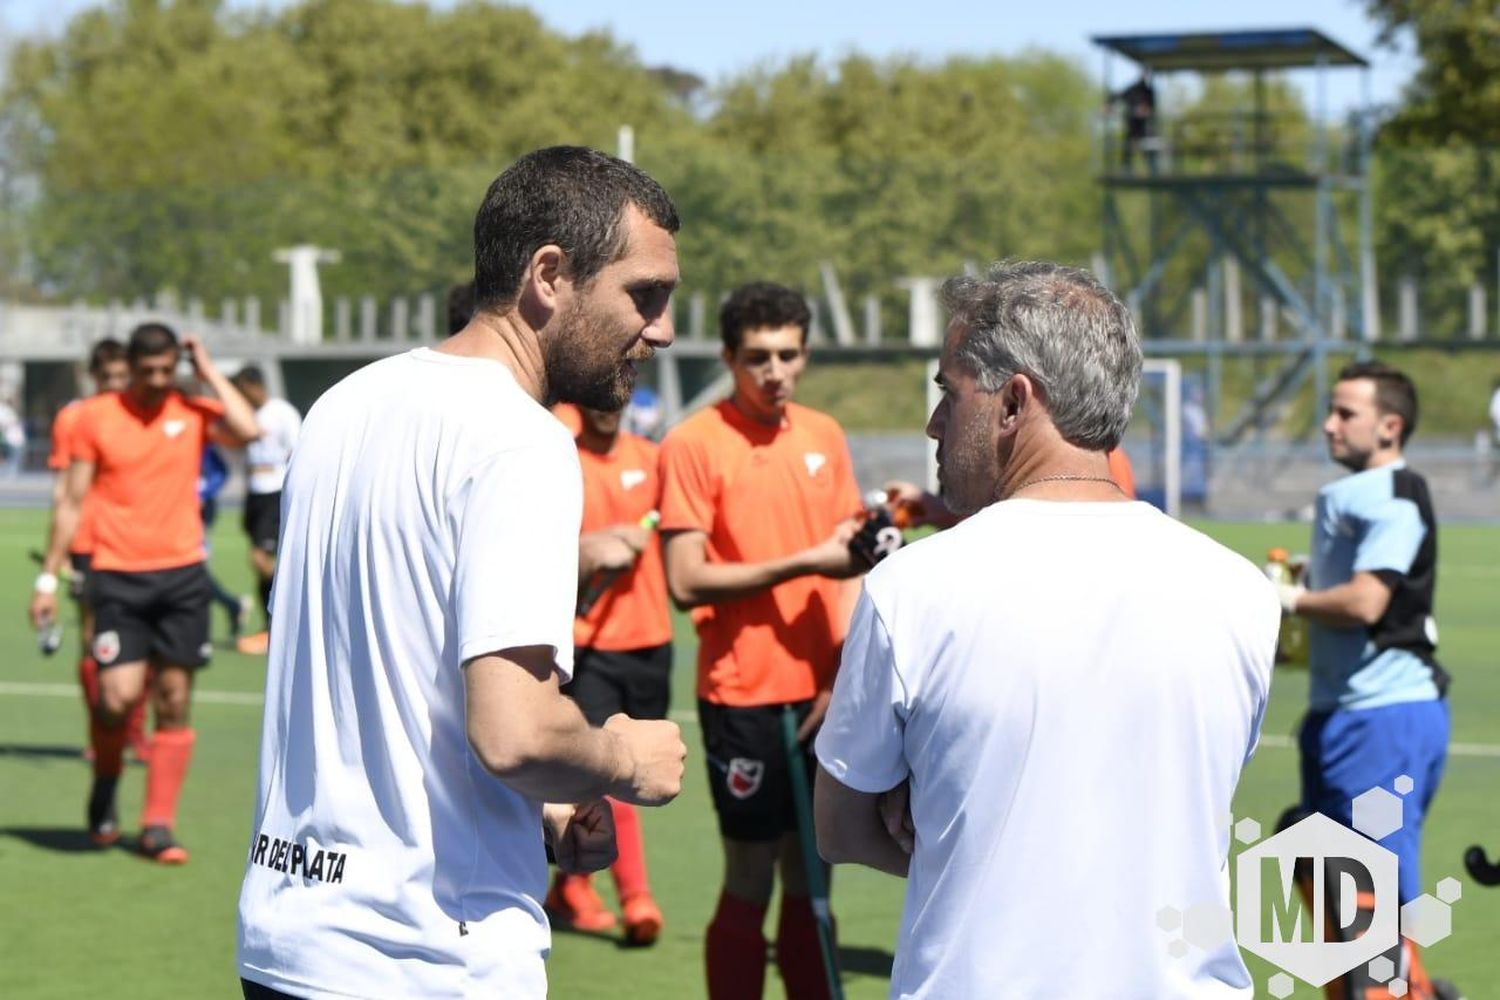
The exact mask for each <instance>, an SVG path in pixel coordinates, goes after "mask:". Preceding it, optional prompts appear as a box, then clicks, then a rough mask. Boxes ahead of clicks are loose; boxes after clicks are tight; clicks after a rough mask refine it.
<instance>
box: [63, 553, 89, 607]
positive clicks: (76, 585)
mask: <svg viewBox="0 0 1500 1000" xmlns="http://www.w3.org/2000/svg"><path fill="white" fill-rule="evenodd" d="M93 561H94V557H93V556H92V555H91V554H89V553H87V552H69V553H68V565H69V566H71V567H72V568H73V573H72V575H71V576H70V577H69V578H68V596H69V597H71V598H73V600H75V601H77V602H78V603H79V604H82V603H84V595H85V594H86V593H87V591H85V590H84V588H85V587H86V586H88V582H89V563H91V562H93Z"/></svg>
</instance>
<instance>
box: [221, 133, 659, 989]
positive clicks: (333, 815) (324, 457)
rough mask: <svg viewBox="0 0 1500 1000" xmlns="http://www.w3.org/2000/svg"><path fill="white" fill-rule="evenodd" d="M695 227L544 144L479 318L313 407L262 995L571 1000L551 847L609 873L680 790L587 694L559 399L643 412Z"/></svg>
mask: <svg viewBox="0 0 1500 1000" xmlns="http://www.w3.org/2000/svg"><path fill="white" fill-rule="evenodd" d="M676 230H677V214H676V209H675V208H674V207H673V205H672V202H671V200H670V198H668V196H667V194H666V192H664V191H663V190H662V189H661V188H660V187H659V186H658V185H657V184H656V182H655V181H653V180H651V179H650V178H649V177H647V176H646V175H645V174H644V173H642V172H640V171H639V170H637V169H636V168H635V167H633V166H631V165H630V164H627V163H625V162H623V161H621V160H617V159H615V158H613V157H610V156H606V155H605V154H603V153H599V152H596V151H594V150H589V149H582V148H578V147H552V148H549V149H543V150H538V151H537V152H534V153H531V154H528V155H527V156H524V157H522V158H521V159H520V160H518V161H517V162H516V163H515V164H514V165H512V166H511V167H510V168H509V169H508V170H506V171H505V173H503V174H501V175H500V177H499V178H498V179H497V180H496V181H495V182H494V184H492V185H491V186H490V189H489V192H488V193H487V195H486V196H485V200H484V202H483V204H482V205H481V206H480V209H479V213H478V217H477V218H476V220H475V226H474V233H475V236H474V243H475V279H476V299H477V308H476V312H475V315H474V317H473V319H472V320H471V321H470V323H469V325H468V326H466V327H465V328H464V329H463V330H461V331H460V332H459V333H457V334H455V335H454V336H452V337H450V338H449V339H448V340H447V341H445V342H444V343H443V344H442V345H441V346H439V347H437V348H434V349H426V348H423V349H418V350H415V351H411V352H408V353H406V354H402V355H398V356H396V357H392V358H387V359H385V360H383V361H379V362H376V363H375V364H372V365H370V366H368V367H366V368H363V369H361V370H360V371H358V372H355V373H354V374H353V375H351V376H349V377H348V378H346V379H344V380H343V381H342V382H340V383H339V384H338V385H336V386H334V387H333V388H332V389H330V390H329V391H328V392H327V393H326V394H325V395H324V396H323V397H322V398H321V399H320V400H319V401H318V402H317V404H316V405H315V406H313V408H312V410H311V411H310V412H309V413H308V417H307V422H306V424H305V425H304V427H303V431H302V437H301V439H300V441H299V442H298V445H297V450H296V453H295V454H294V455H293V457H292V463H291V468H290V469H289V470H288V472H287V478H286V485H285V487H284V494H285V500H284V515H285V526H284V531H283V533H282V538H283V545H282V549H281V556H280V565H279V567H278V570H277V578H276V587H275V590H274V593H273V595H272V609H273V617H274V618H275V621H276V628H275V630H274V632H273V633H272V635H271V648H270V653H269V664H268V670H267V678H266V714H265V724H264V729H263V733H262V742H261V757H260V777H259V793H258V796H257V799H256V808H255V821H254V827H253V829H252V832H251V836H250V841H249V845H248V847H249V853H248V858H247V861H248V863H247V865H246V868H245V879H244V885H243V887H242V889H241V893H240V906H239V947H238V959H239V970H240V976H241V977H242V981H243V985H244V992H245V995H246V996H247V997H284V996H292V997H301V998H307V1000H324V998H335V997H340V998H345V997H361V998H369V1000H377V998H397V997H424V998H436V997H507V998H509V997H541V996H544V995H545V994H546V989H547V984H546V974H545V970H544V967H543V961H544V959H545V957H546V955H547V952H548V949H549V948H550V946H551V942H550V935H549V932H548V928H547V921H546V917H545V916H544V915H543V912H542V899H543V896H544V895H545V893H546V891H547V858H546V853H545V851H544V832H545V841H546V844H547V845H549V846H550V847H551V849H552V851H553V853H554V854H555V857H556V860H557V862H558V864H559V866H560V867H562V868H564V869H565V870H594V869H598V868H601V867H603V866H605V865H607V864H609V862H610V861H612V860H613V858H614V831H613V827H612V825H611V822H610V811H609V808H608V806H607V805H606V804H605V803H604V801H603V799H604V796H605V795H609V796H612V797H614V798H616V799H619V800H622V801H625V802H630V803H633V804H638V805H660V804H663V803H665V802H667V801H669V800H670V799H672V798H673V797H674V796H675V795H676V794H677V792H678V791H679V789H680V788H681V781H682V770H683V758H684V755H685V753H686V750H685V748H684V746H683V743H682V739H681V734H680V733H679V732H678V728H677V726H676V725H675V724H674V723H672V722H669V721H664V720H663V721H635V720H631V719H628V718H626V717H625V716H624V715H616V716H613V717H611V718H610V719H609V720H608V721H607V722H606V723H605V724H604V726H603V727H601V728H591V727H590V726H589V725H588V723H587V722H586V721H585V720H584V717H583V715H582V714H581V713H580V712H579V710H578V708H577V706H576V705H575V704H574V703H573V702H572V701H570V700H569V699H567V698H565V697H564V696H563V695H562V694H561V693H560V692H559V685H560V683H562V682H566V681H567V680H568V679H569V677H570V676H571V674H572V667H573V639H572V635H573V609H574V604H575V602H576V599H577V588H578V577H577V572H578V569H577V567H578V532H579V524H580V518H581V514H582V503H583V500H582V480H581V475H580V472H579V465H578V456H577V451H576V449H575V448H574V445H573V441H572V439H571V438H570V437H569V436H568V433H567V431H566V430H565V429H564V428H563V426H562V425H561V424H560V423H558V422H557V421H556V420H555V419H554V418H553V417H552V416H551V415H550V414H549V413H548V412H547V410H546V409H545V408H544V405H543V404H545V403H551V402H553V401H554V400H558V399H564V400H570V401H573V402H576V403H578V404H580V405H583V406H589V407H596V408H600V409H607V408H611V407H614V408H618V407H620V406H623V405H624V403H625V401H626V400H627V399H629V397H630V390H631V385H632V383H633V381H634V363H635V362H637V361H640V360H643V359H645V358H648V357H650V356H651V354H652V353H653V351H654V349H655V348H658V347H666V346H668V345H669V344H670V343H671V342H672V325H671V313H670V312H669V311H668V309H667V302H668V297H669V295H670V294H671V291H672V289H673V287H674V286H675V285H676V284H677V280H678V270H677V253H676V243H675V239H674V237H673V233H675V232H676ZM546 803H571V804H568V805H551V804H546Z"/></svg>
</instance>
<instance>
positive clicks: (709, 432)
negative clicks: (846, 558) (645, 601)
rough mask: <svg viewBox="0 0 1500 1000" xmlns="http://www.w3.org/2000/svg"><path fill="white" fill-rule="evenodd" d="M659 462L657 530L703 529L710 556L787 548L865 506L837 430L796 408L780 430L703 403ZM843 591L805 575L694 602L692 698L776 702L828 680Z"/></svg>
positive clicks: (827, 531)
mask: <svg viewBox="0 0 1500 1000" xmlns="http://www.w3.org/2000/svg"><path fill="white" fill-rule="evenodd" d="M661 468H662V473H661V474H662V501H661V516H662V521H661V530H662V531H663V532H670V531H702V532H704V533H705V534H706V535H707V536H708V543H707V551H708V559H709V561H710V562H734V563H758V562H765V561H767V560H770V559H780V558H783V557H785V556H789V555H792V554H793V553H795V552H799V551H801V550H803V549H807V548H811V547H812V546H814V545H817V544H819V543H820V542H824V541H827V539H828V537H829V535H831V534H832V533H833V530H834V528H835V527H836V526H837V525H838V523H839V522H840V521H842V520H844V519H846V518H849V517H852V516H854V515H855V514H857V513H859V511H860V510H861V509H862V507H863V504H862V503H861V501H860V495H859V486H858V484H857V483H856V482H855V479H854V468H853V463H852V462H851V460H850V458H849V445H848V442H847V441H846V440H845V438H844V432H843V429H842V428H840V427H839V425H838V424H837V423H836V422H835V421H834V419H833V418H832V417H830V416H828V415H827V414H823V413H819V412H818V411H817V410H811V409H808V408H807V407H805V406H798V405H797V404H795V403H793V404H788V406H787V409H786V416H785V419H783V421H782V423H781V426H779V427H770V426H767V425H764V424H760V423H757V422H755V421H753V420H751V419H750V418H749V417H746V416H745V415H744V414H742V413H741V412H740V411H739V410H738V409H736V408H735V406H734V404H733V403H732V402H730V401H728V400H725V401H724V402H722V403H720V404H719V405H717V406H715V407H712V408H710V409H707V410H703V411H701V412H699V413H698V414H696V415H694V416H692V417H690V418H689V419H687V420H685V421H683V423H682V424H680V425H679V426H677V427H676V428H675V429H674V430H673V431H672V432H671V433H670V434H668V435H667V438H666V440H665V441H663V442H662V449H661ZM842 586H843V584H842V583H841V582H840V581H837V580H830V579H828V578H827V577H821V576H804V577H799V578H797V579H795V580H788V581H787V582H786V583H782V584H778V585H777V586H775V587H772V588H770V589H768V590H762V591H759V592H757V593H755V594H751V595H749V596H747V597H742V598H739V599H738V600H733V601H726V602H724V603H722V604H710V605H703V606H701V607H697V608H694V609H693V623H694V625H696V626H697V629H698V696H699V697H700V698H703V699H704V700H706V701H710V702H714V703H716V704H721V705H735V706H750V705H774V704H784V703H787V702H793V701H801V700H804V699H807V698H811V697H813V696H814V695H815V694H817V692H818V691H819V689H820V688H824V687H827V686H829V685H830V684H831V683H832V679H833V674H834V672H835V671H836V670H837V669H838V654H839V645H840V643H842V642H843V639H844V632H845V630H846V629H847V627H848V622H847V621H845V620H844V618H845V616H844V614H843V611H842V608H843V603H844V602H843V601H842V600H841V595H840V589H841V587H842Z"/></svg>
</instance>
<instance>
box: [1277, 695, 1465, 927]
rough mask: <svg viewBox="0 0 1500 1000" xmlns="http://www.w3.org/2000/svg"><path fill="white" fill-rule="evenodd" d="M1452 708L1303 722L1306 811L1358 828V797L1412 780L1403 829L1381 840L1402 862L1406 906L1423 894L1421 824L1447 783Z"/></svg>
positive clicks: (1367, 711)
mask: <svg viewBox="0 0 1500 1000" xmlns="http://www.w3.org/2000/svg"><path fill="white" fill-rule="evenodd" d="M1448 728H1449V727H1448V703H1447V702H1446V701H1410V702H1403V703H1401V704H1399V705H1385V706H1382V707H1380V708H1359V709H1340V710H1336V711H1333V712H1309V713H1308V714H1307V718H1306V719H1304V720H1303V721H1302V731H1301V733H1300V734H1299V736H1298V740H1297V742H1298V744H1299V746H1300V748H1301V750H1302V805H1303V807H1304V808H1306V809H1310V810H1313V811H1315V812H1320V813H1322V814H1323V815H1325V816H1327V817H1329V818H1330V819H1335V820H1338V821H1339V822H1340V823H1342V824H1344V825H1345V826H1353V825H1354V807H1353V801H1354V797H1355V796H1357V795H1361V794H1363V793H1364V792H1367V791H1369V790H1370V789H1371V788H1376V787H1380V788H1384V789H1385V790H1386V791H1388V792H1393V793H1394V792H1397V789H1396V787H1395V784H1396V779H1397V778H1398V777H1400V776H1401V775H1403V774H1404V775H1407V776H1408V777H1410V778H1411V779H1412V782H1413V786H1412V789H1411V791H1409V792H1407V793H1406V794H1405V795H1402V796H1401V818H1402V824H1401V828H1400V829H1399V830H1396V831H1395V832H1394V833H1392V834H1390V835H1389V836H1388V837H1385V838H1384V839H1382V840H1380V841H1378V843H1379V844H1380V846H1381V847H1384V848H1385V849H1386V850H1388V851H1390V852H1391V853H1393V854H1395V855H1396V857H1397V859H1398V861H1399V863H1400V866H1401V867H1400V873H1401V875H1400V878H1401V889H1400V896H1401V902H1402V904H1403V905H1404V904H1405V903H1408V902H1410V901H1411V900H1413V899H1416V898H1417V897H1418V896H1420V895H1421V894H1422V892H1423V889H1422V868H1421V860H1422V820H1423V819H1424V818H1425V817H1426V816H1427V809H1428V807H1429V806H1430V805H1431V804H1432V797H1433V795H1435V794H1436V793H1437V789H1438V784H1439V783H1440V782H1441V781H1442V780H1443V765H1444V763H1446V761H1447V759H1448Z"/></svg>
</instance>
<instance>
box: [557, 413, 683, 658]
mask: <svg viewBox="0 0 1500 1000" xmlns="http://www.w3.org/2000/svg"><path fill="white" fill-rule="evenodd" d="M578 464H579V465H580V466H582V468H583V532H584V533H585V534H587V533H589V532H591V531H602V530H604V529H605V528H609V527H613V526H614V525H617V524H638V523H640V521H641V519H642V518H644V517H645V516H646V515H647V514H649V513H651V512H652V511H653V510H656V509H657V506H658V504H659V503H660V501H661V477H660V475H659V473H658V470H657V447H656V445H654V444H652V443H651V442H650V441H647V440H646V439H645V438H643V437H637V436H636V435H634V434H629V433H626V432H625V431H621V432H620V434H619V436H618V437H616V438H615V446H614V448H612V449H611V450H610V452H609V454H608V455H600V454H597V453H596V452H592V451H589V450H588V449H587V448H585V447H583V446H582V444H580V445H579V446H578ZM671 641H672V613H671V610H670V608H668V606H667V574H666V571H665V570H663V569H662V557H661V536H660V535H659V534H656V533H655V532H653V533H652V536H651V540H650V541H649V542H648V543H647V545H646V549H645V551H644V552H642V553H641V557H640V558H639V559H637V560H636V562H635V565H634V566H632V567H631V568H630V569H628V570H626V571H625V573H623V574H622V575H621V576H620V577H619V578H617V579H616V580H615V581H614V583H612V584H611V585H610V587H609V589H608V590H606V591H605V592H604V593H603V594H602V595H600V597H599V600H598V601H596V602H595V604H594V606H593V608H591V609H590V610H589V613H588V615H587V616H585V617H582V618H575V619H573V644H574V645H575V646H578V647H579V648H587V649H602V650H610V651H616V652H619V651H625V650H632V649H647V648H650V647H652V646H661V645H664V644H665V643H668V642H671Z"/></svg>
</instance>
